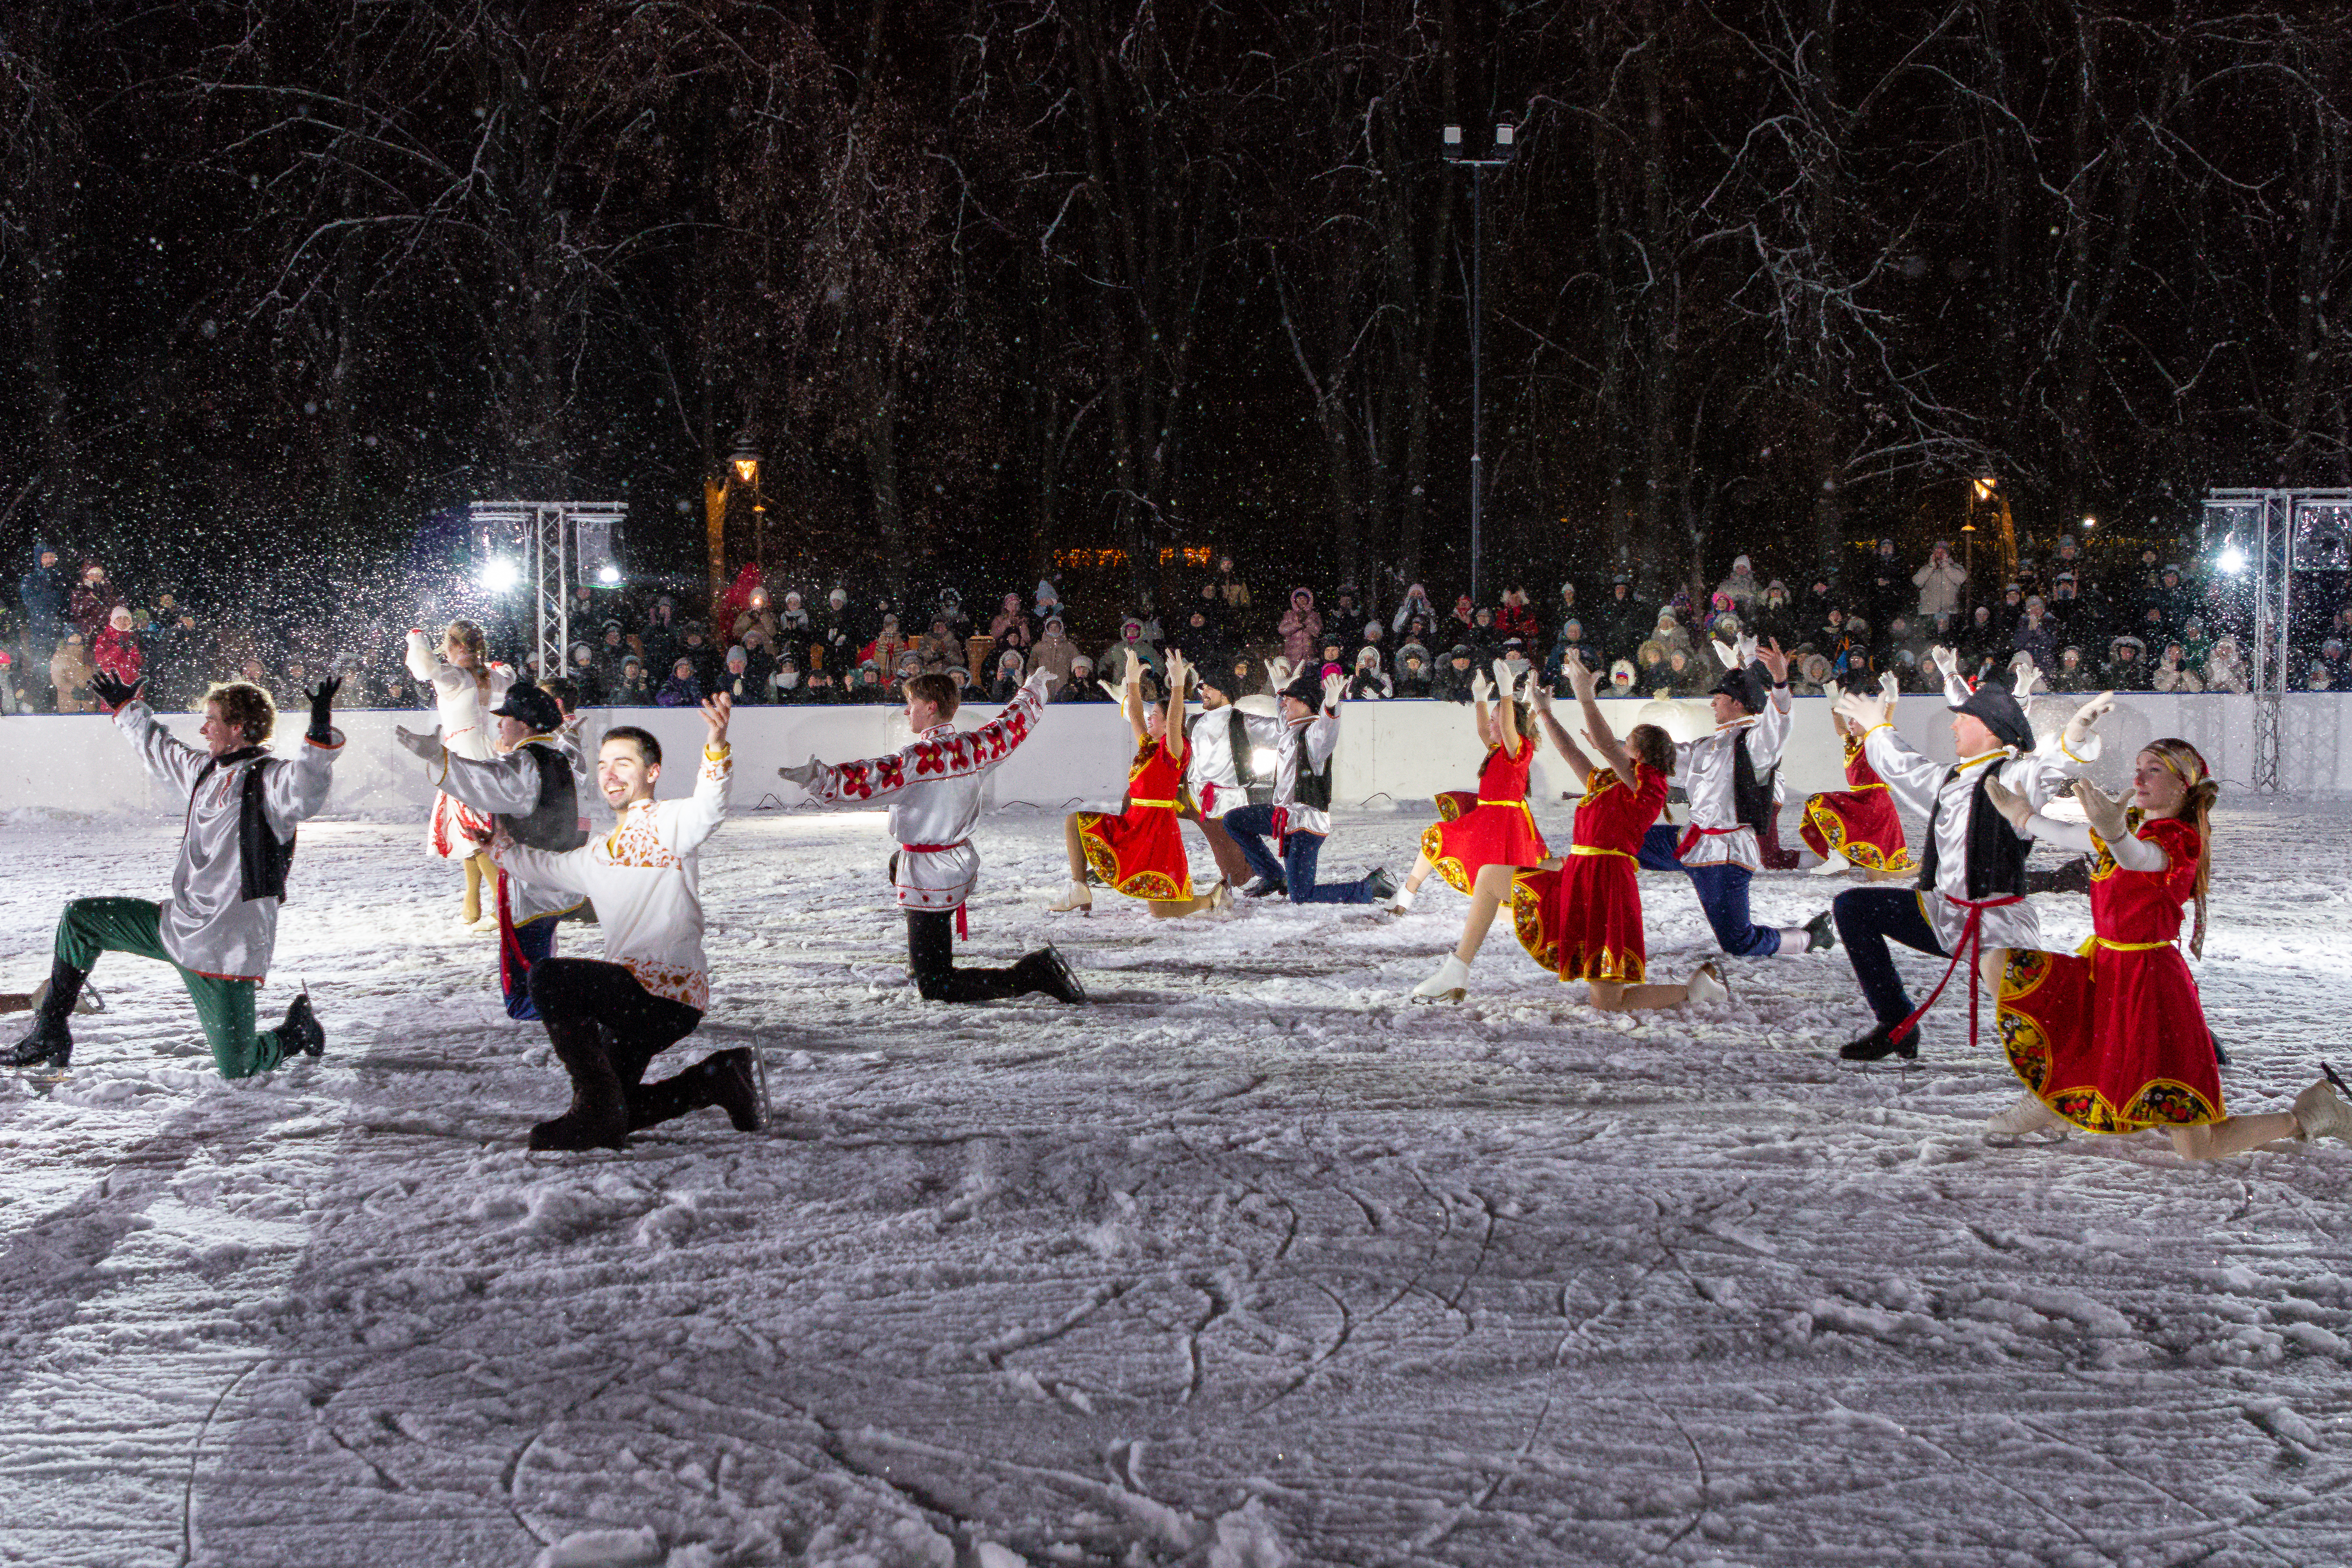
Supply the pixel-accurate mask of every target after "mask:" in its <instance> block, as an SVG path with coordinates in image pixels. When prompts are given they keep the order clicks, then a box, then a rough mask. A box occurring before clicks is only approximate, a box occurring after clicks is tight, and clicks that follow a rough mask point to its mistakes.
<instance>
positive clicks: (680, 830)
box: [670, 692, 735, 854]
mask: <svg viewBox="0 0 2352 1568" xmlns="http://www.w3.org/2000/svg"><path fill="white" fill-rule="evenodd" d="M734 711H735V700H734V699H733V698H732V697H730V696H729V695H727V694H726V693H725V692H720V693H719V694H718V695H715V696H708V697H705V698H703V699H702V723H703V726H704V728H705V731H706V733H705V736H704V738H703V743H702V766H701V767H700V768H697V769H696V770H695V775H694V793H693V794H691V795H688V797H687V798H686V799H684V800H679V801H677V802H676V803H675V805H674V807H673V808H672V814H671V821H672V822H673V823H674V825H675V830H676V832H677V841H675V842H674V843H672V844H671V845H670V848H671V849H672V850H674V851H676V852H677V853H679V854H686V853H688V852H690V851H692V850H694V849H695V848H696V847H697V846H698V845H699V844H700V843H701V842H702V841H703V840H705V839H707V838H709V836H710V835H711V834H713V833H715V832H717V831H719V826H720V824H722V823H723V822H725V821H727V789H728V786H729V785H730V783H731V782H732V781H733V779H734V777H735V753H734V748H733V747H730V746H729V745H728V744H727V723H728V720H729V718H730V716H732V715H733V713H734Z"/></svg>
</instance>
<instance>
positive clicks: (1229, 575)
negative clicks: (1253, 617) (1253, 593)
mask: <svg viewBox="0 0 2352 1568" xmlns="http://www.w3.org/2000/svg"><path fill="white" fill-rule="evenodd" d="M1217 597H1218V598H1220V599H1222V600H1223V601H1225V624H1226V625H1228V626H1232V627H1239V626H1240V625H1241V623H1242V618H1243V617H1244V616H1245V615H1247V614H1248V613H1249V607H1250V591H1249V584H1248V583H1246V582H1244V581H1243V580H1242V579H1241V575H1240V574H1239V573H1238V572H1236V571H1234V558H1233V557H1231V556H1229V555H1221V556H1219V557H1218V558H1217Z"/></svg>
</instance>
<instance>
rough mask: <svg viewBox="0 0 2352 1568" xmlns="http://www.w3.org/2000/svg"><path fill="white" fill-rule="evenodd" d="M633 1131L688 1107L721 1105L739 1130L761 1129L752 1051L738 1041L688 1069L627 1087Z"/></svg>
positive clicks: (676, 1114) (758, 1091) (688, 1110)
mask: <svg viewBox="0 0 2352 1568" xmlns="http://www.w3.org/2000/svg"><path fill="white" fill-rule="evenodd" d="M628 1102H629V1131H631V1132H633V1133H634V1132H635V1131H636V1130H637V1129H639V1128H640V1127H650V1126H652V1125H654V1124H656V1123H657V1122H667V1121H670V1120H672V1119H673V1118H675V1117H678V1116H683V1115H686V1114H687V1113H689V1112H693V1111H700V1110H702V1109H704V1108H706V1107H716V1108H718V1109H719V1110H721V1111H724V1112H726V1113H727V1120H728V1121H730V1123H732V1124H734V1127H735V1130H736V1131H737V1132H739V1133H756V1132H758V1131H759V1130H760V1125H761V1118H760V1089H759V1085H758V1084H757V1083H756V1082H753V1081H752V1077H751V1051H748V1050H745V1049H744V1048H742V1047H740V1046H738V1047H736V1048H735V1049H733V1050H731V1051H712V1052H711V1053H710V1054H709V1056H706V1057H704V1058H703V1059H702V1060H701V1061H698V1062H696V1063H695V1064H694V1065H693V1066H691V1067H689V1068H688V1069H687V1070H686V1071H683V1072H680V1073H677V1074H676V1075H674V1076H672V1077H668V1078H665V1079H663V1080H661V1081H660V1082H657V1083H641V1084H639V1085H637V1086H636V1087H635V1088H634V1089H631V1090H630V1091H629V1092H628Z"/></svg>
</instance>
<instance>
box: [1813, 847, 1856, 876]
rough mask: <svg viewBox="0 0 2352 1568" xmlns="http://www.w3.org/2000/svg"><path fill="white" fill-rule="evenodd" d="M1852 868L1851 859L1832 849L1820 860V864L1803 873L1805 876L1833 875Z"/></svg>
mask: <svg viewBox="0 0 2352 1568" xmlns="http://www.w3.org/2000/svg"><path fill="white" fill-rule="evenodd" d="M1852 870H1853V862H1852V861H1850V860H1848V859H1846V858H1845V856H1843V855H1842V854H1840V853H1838V852H1837V851H1835V850H1832V851H1831V852H1829V854H1828V855H1827V856H1826V857H1825V858H1824V859H1823V860H1822V863H1821V864H1819V865H1817V866H1814V867H1812V868H1811V869H1810V870H1808V871H1807V872H1806V873H1805V874H1806V875H1807V876H1835V875H1837V874H1838V873H1840V872H1848V871H1852Z"/></svg>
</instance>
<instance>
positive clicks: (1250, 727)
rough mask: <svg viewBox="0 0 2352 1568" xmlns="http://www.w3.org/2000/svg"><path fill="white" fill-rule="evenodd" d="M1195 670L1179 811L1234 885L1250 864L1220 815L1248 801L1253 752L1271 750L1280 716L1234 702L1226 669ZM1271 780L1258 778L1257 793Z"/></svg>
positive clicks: (1254, 779) (1253, 780)
mask: <svg viewBox="0 0 2352 1568" xmlns="http://www.w3.org/2000/svg"><path fill="white" fill-rule="evenodd" d="M1198 674H1199V678H1200V682H1201V714H1200V716H1199V717H1198V718H1195V719H1194V720H1193V721H1192V727H1191V729H1190V730H1188V731H1187V732H1186V734H1185V741H1184V751H1185V757H1184V779H1185V783H1186V784H1187V785H1189V786H1190V787H1191V793H1192V800H1190V801H1188V802H1187V803H1186V809H1185V810H1184V812H1183V816H1184V818H1185V820H1186V821H1191V822H1192V823H1194V824H1195V825H1197V826H1198V827H1199V828H1200V830H1201V836H1202V838H1204V839H1206V840H1207V841H1209V853H1210V854H1211V855H1212V856H1213V857H1215V859H1216V862H1217V870H1218V872H1219V873H1222V874H1223V877H1224V879H1225V885H1226V886H1227V887H1239V886H1241V885H1242V883H1245V882H1247V881H1248V880H1249V878H1250V864H1249V862H1248V861H1246V860H1244V859H1243V858H1242V850H1241V846H1240V845H1239V844H1237V843H1235V842H1234V836H1233V835H1232V834H1231V833H1229V832H1227V831H1225V823H1224V819H1225V818H1226V817H1227V816H1228V815H1229V814H1231V813H1232V812H1234V811H1235V810H1239V809H1240V808H1242V807H1244V806H1246V805H1248V804H1249V803H1250V791H1251V787H1252V786H1253V785H1258V784H1260V783H1261V780H1260V779H1259V778H1258V773H1259V768H1258V765H1257V761H1256V758H1257V754H1258V753H1259V752H1260V751H1264V752H1266V753H1268V754H1269V755H1271V754H1272V753H1273V751H1274V749H1275V747H1276V746H1278V745H1279V744H1280V743H1281V740H1282V721H1281V720H1280V719H1278V718H1276V717H1275V716H1273V715H1272V714H1265V715H1258V714H1253V713H1249V712H1247V711H1245V710H1244V709H1243V708H1242V707H1241V706H1238V705H1237V704H1235V703H1234V700H1233V692H1232V687H1233V685H1234V677H1233V674H1232V672H1231V671H1228V670H1217V669H1202V670H1201V671H1199V672H1198ZM1272 783H1273V780H1272V779H1265V780H1264V781H1263V789H1262V792H1264V793H1271V787H1272Z"/></svg>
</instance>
